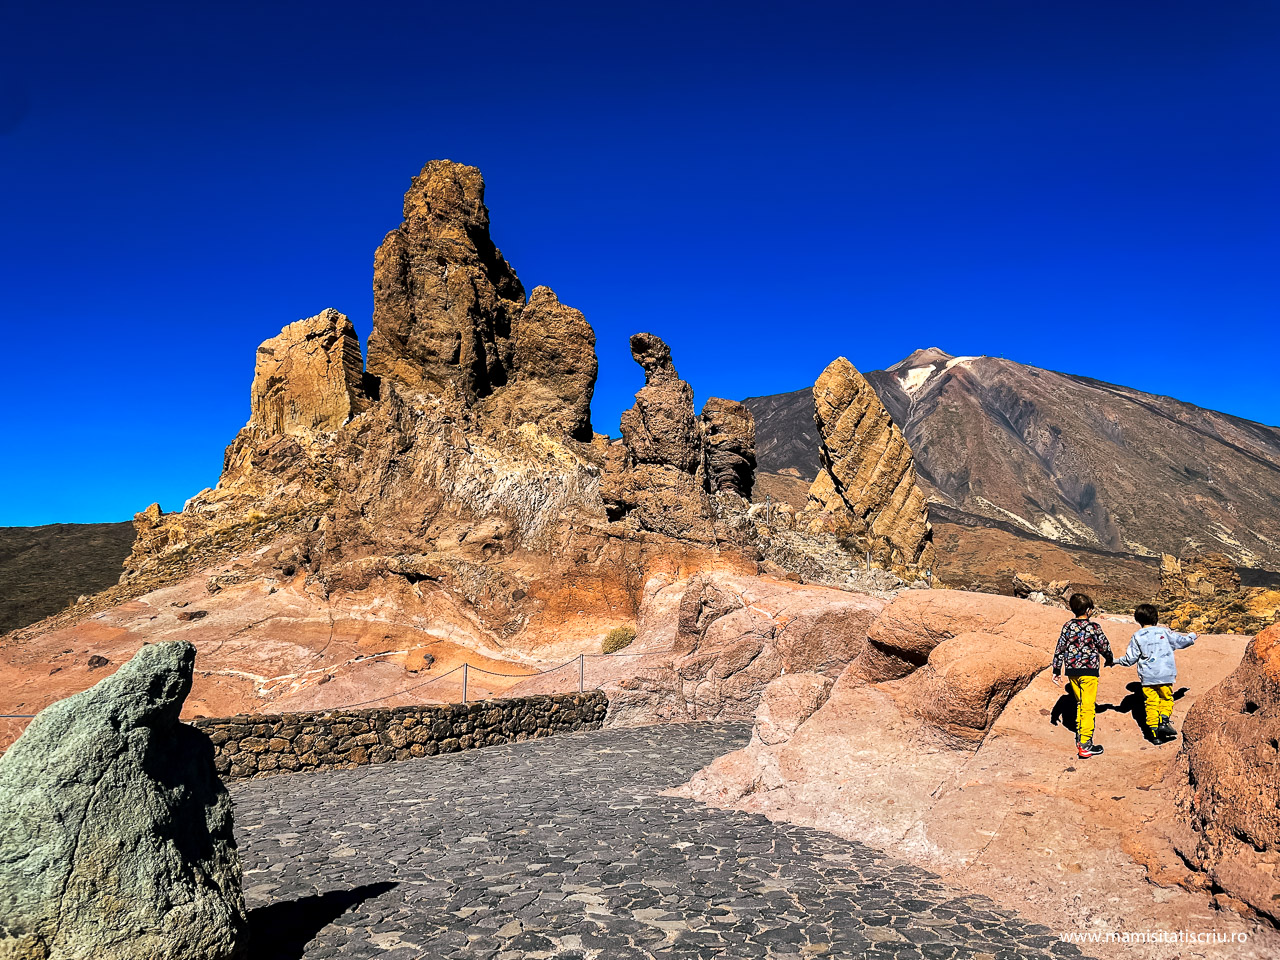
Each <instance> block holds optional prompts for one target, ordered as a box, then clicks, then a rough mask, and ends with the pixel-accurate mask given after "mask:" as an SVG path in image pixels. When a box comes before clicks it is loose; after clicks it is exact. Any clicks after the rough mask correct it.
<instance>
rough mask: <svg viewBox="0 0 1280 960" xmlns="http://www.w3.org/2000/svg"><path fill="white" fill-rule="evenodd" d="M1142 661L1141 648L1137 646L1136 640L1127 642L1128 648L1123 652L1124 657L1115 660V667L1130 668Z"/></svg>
mask: <svg viewBox="0 0 1280 960" xmlns="http://www.w3.org/2000/svg"><path fill="white" fill-rule="evenodd" d="M1141 659H1142V647H1140V646H1138V641H1137V638H1136V637H1135V638H1134V639H1132V640H1130V641H1129V648H1128V649H1127V650H1125V652H1124V656H1123V657H1120V658H1119V659H1118V660H1116V666H1117V667H1132V666H1133V665H1134V664H1135V663H1137V662H1138V661H1139V660H1141Z"/></svg>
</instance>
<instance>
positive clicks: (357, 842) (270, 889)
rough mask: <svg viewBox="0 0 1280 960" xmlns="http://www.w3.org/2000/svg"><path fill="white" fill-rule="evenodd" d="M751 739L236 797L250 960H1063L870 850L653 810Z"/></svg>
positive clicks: (440, 766)
mask: <svg viewBox="0 0 1280 960" xmlns="http://www.w3.org/2000/svg"><path fill="white" fill-rule="evenodd" d="M748 732H749V731H748V728H746V727H743V726H737V725H722V724H690V725H685V726H663V727H648V728H643V729H635V730H603V731H593V732H590V733H577V734H567V735H562V736H558V737H555V738H552V739H547V740H536V741H529V742H526V743H518V744H510V745H507V746H501V747H490V748H488V749H485V750H474V751H470V752H468V753H462V754H454V755H451V756H447V757H432V758H427V759H423V760H410V761H403V762H400V763H392V764H386V765H384V766H376V767H363V768H360V769H356V770H339V771H326V772H321V773H299V774H288V775H284V776H278V777H274V778H270V779H265V780H256V781H250V782H246V783H241V784H237V785H235V786H233V787H232V795H233V796H234V798H235V803H236V830H237V833H238V835H239V837H240V841H241V853H242V855H243V857H244V865H245V891H246V894H247V897H248V901H249V907H250V909H251V911H252V920H253V928H254V938H255V949H254V950H253V952H252V954H251V960H268V958H276V957H280V958H288V960H299V958H304V957H305V958H306V960H320V958H324V957H378V958H383V960H401V958H403V960H412V958H417V957H431V958H447V957H459V958H501V960H516V958H520V960H526V958H527V960H536V958H558V960H630V958H639V957H664V958H665V957H671V958H677V957H680V958H695V957H723V958H730V960H748V958H756V957H760V958H777V960H782V958H797V960H798V958H809V957H819V956H827V957H863V956H868V957H903V958H909V957H931V958H933V957H936V958H944V957H984V956H985V957H995V958H1002V960H1003V958H1006V957H1042V956H1078V955H1079V954H1078V953H1077V951H1076V950H1075V948H1074V947H1068V946H1067V945H1065V944H1061V943H1058V942H1057V940H1056V938H1055V937H1054V936H1053V935H1052V934H1051V933H1050V932H1049V931H1048V930H1046V929H1045V928H1043V927H1037V926H1035V925H1033V924H1029V923H1024V922H1023V921H1022V920H1020V919H1019V918H1018V917H1016V916H1015V915H1014V914H1011V913H1009V912H1007V911H1002V910H999V909H997V908H996V907H995V906H994V905H993V904H992V903H990V901H986V900H983V899H982V898H980V897H974V896H968V895H959V894H956V893H955V892H954V891H952V890H949V889H948V888H947V887H946V886H944V885H943V884H942V883H941V882H940V881H938V880H937V879H936V878H935V877H933V876H932V875H930V874H928V873H926V872H925V871H923V870H920V869H919V868H916V867H913V866H909V865H906V864H903V863H899V862H896V861H894V860H891V859H889V858H887V857H885V856H884V855H882V854H880V853H877V852H875V851H873V850H871V849H870V848H868V847H863V846H861V845H859V844H856V843H850V842H848V841H845V840H840V839H837V838H835V837H832V836H829V835H827V834H824V833H821V832H819V831H816V830H810V829H807V828H803V827H793V826H788V825H785V824H783V825H779V824H773V823H770V822H769V821H768V820H765V819H764V818H763V817H758V816H752V815H747V814H741V813H732V812H724V811H718V810H711V809H708V808H706V807H703V806H702V805H700V804H697V803H694V802H692V801H689V800H681V799H674V798H669V797H660V796H657V793H658V792H659V791H661V790H663V789H665V788H667V787H669V786H674V785H676V784H678V783H681V782H683V781H684V780H686V779H687V778H688V776H689V775H690V774H691V773H692V772H693V771H695V770H697V769H698V768H700V767H701V766H703V765H705V764H706V763H707V762H709V761H710V760H711V759H713V758H714V757H716V756H718V755H720V754H722V753H725V752H727V751H729V750H731V749H734V748H736V747H738V746H740V745H741V744H742V743H743V742H745V740H746V737H747V735H748Z"/></svg>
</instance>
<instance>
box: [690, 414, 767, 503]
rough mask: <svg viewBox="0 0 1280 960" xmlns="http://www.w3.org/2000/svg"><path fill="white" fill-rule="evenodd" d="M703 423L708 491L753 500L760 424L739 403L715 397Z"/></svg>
mask: <svg viewBox="0 0 1280 960" xmlns="http://www.w3.org/2000/svg"><path fill="white" fill-rule="evenodd" d="M701 419H702V442H703V445H704V447H705V449H706V460H707V486H708V488H709V489H710V490H711V492H712V493H736V494H737V495H738V496H740V497H742V498H743V499H744V500H750V499H751V488H752V486H753V484H754V482H755V472H756V422H755V418H754V417H752V416H751V411H750V410H748V409H747V407H746V406H745V405H744V404H741V403H738V402H737V401H735V400H722V399H720V398H719V397H711V398H710V399H709V400H707V402H706V403H705V404H703V405H702V418H701Z"/></svg>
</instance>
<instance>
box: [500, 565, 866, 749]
mask: <svg viewBox="0 0 1280 960" xmlns="http://www.w3.org/2000/svg"><path fill="white" fill-rule="evenodd" d="M884 604H885V601H884V600H882V599H880V598H878V597H869V596H865V595H862V594H856V593H848V592H845V591H842V590H832V589H828V588H825V587H813V586H801V585H798V584H794V583H787V582H784V581H777V580H763V579H758V578H755V577H746V576H741V575H730V574H725V573H714V572H708V573H704V574H700V575H697V576H693V577H690V578H681V579H674V580H673V579H669V578H655V579H653V580H651V581H650V582H649V583H648V584H646V586H645V598H644V601H643V603H642V604H641V606H640V613H639V620H638V623H637V627H636V639H635V641H634V642H633V643H632V644H631V645H630V646H629V647H628V648H627V651H626V655H625V656H623V657H619V658H617V659H612V658H605V660H604V661H603V662H602V663H599V664H596V665H594V666H593V671H594V672H593V674H592V677H591V680H592V683H593V684H595V685H598V686H600V687H601V688H602V689H604V690H605V691H606V692H607V693H608V695H609V704H610V707H609V722H610V723H613V724H618V725H627V724H640V723H653V722H655V721H666V720H675V721H685V720H715V719H720V720H746V719H749V718H750V717H751V716H752V715H753V713H754V712H755V709H756V706H757V704H758V703H759V701H760V695H761V693H762V692H763V690H764V688H765V686H766V685H767V684H768V683H769V681H771V680H773V679H775V678H777V677H779V676H782V675H783V674H791V673H818V674H826V675H828V676H829V677H831V678H834V677H835V676H836V675H837V674H838V673H839V672H840V671H841V670H843V669H844V667H845V665H846V664H847V663H848V662H849V661H850V660H851V659H852V658H853V657H855V656H856V655H857V653H858V651H859V650H861V648H862V646H863V644H864V642H865V639H864V638H865V636H866V632H867V628H868V627H869V626H870V624H871V623H872V621H874V620H875V619H876V617H877V616H878V615H879V613H880V611H881V610H882V609H883V608H884ZM526 689H527V690H528V692H536V691H537V690H539V689H540V687H539V686H538V685H537V684H533V685H530V686H529V687H528V688H524V687H522V688H519V690H520V692H526Z"/></svg>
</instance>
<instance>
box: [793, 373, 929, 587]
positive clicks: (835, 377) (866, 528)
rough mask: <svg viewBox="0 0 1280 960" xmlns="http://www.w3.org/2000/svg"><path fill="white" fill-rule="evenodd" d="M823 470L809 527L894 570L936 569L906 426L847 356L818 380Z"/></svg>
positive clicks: (810, 510) (816, 394) (812, 497)
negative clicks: (848, 540) (842, 538)
mask: <svg viewBox="0 0 1280 960" xmlns="http://www.w3.org/2000/svg"><path fill="white" fill-rule="evenodd" d="M813 403H814V413H813V419H814V423H815V425H816V426H817V428H818V433H819V435H820V437H821V441H822V443H821V448H820V458H821V462H822V469H821V470H820V471H819V473H818V478H817V480H815V481H814V483H813V486H812V487H811V488H810V490H809V505H808V507H807V508H806V511H805V513H806V524H807V526H808V527H809V529H811V530H814V531H818V530H831V531H832V532H834V533H837V534H845V535H848V536H851V537H853V538H854V539H855V540H856V541H857V545H858V547H859V548H860V549H865V550H869V551H870V552H871V554H872V557H873V558H874V559H875V560H877V561H878V562H880V563H882V564H885V565H887V566H888V567H889V568H891V569H893V570H894V571H895V572H897V571H901V572H903V573H905V574H907V575H918V574H919V573H923V572H924V571H925V570H928V569H930V568H932V566H933V563H934V559H935V556H934V549H933V543H932V536H931V530H930V527H929V519H928V511H927V508H926V501H925V496H924V493H923V491H922V490H921V489H920V487H919V486H918V485H917V484H916V470H915V462H914V460H913V458H912V456H911V450H910V448H909V447H908V446H907V441H906V438H904V437H903V435H902V431H901V430H899V429H898V428H897V426H895V425H894V422H893V420H892V419H891V418H890V417H889V413H888V411H887V410H885V408H884V405H883V404H882V403H881V402H880V400H879V398H878V397H877V396H876V393H875V391H874V390H873V389H872V388H871V385H870V384H869V383H867V381H866V379H865V378H864V377H863V376H862V374H860V373H859V372H858V371H857V370H856V369H854V366H853V364H851V363H850V362H849V361H848V360H846V359H845V358H844V357H840V358H839V359H837V360H835V361H833V362H832V363H831V364H830V365H829V366H828V367H827V369H826V370H824V371H823V372H822V375H821V376H820V377H818V380H817V382H816V383H815V384H814V385H813Z"/></svg>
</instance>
